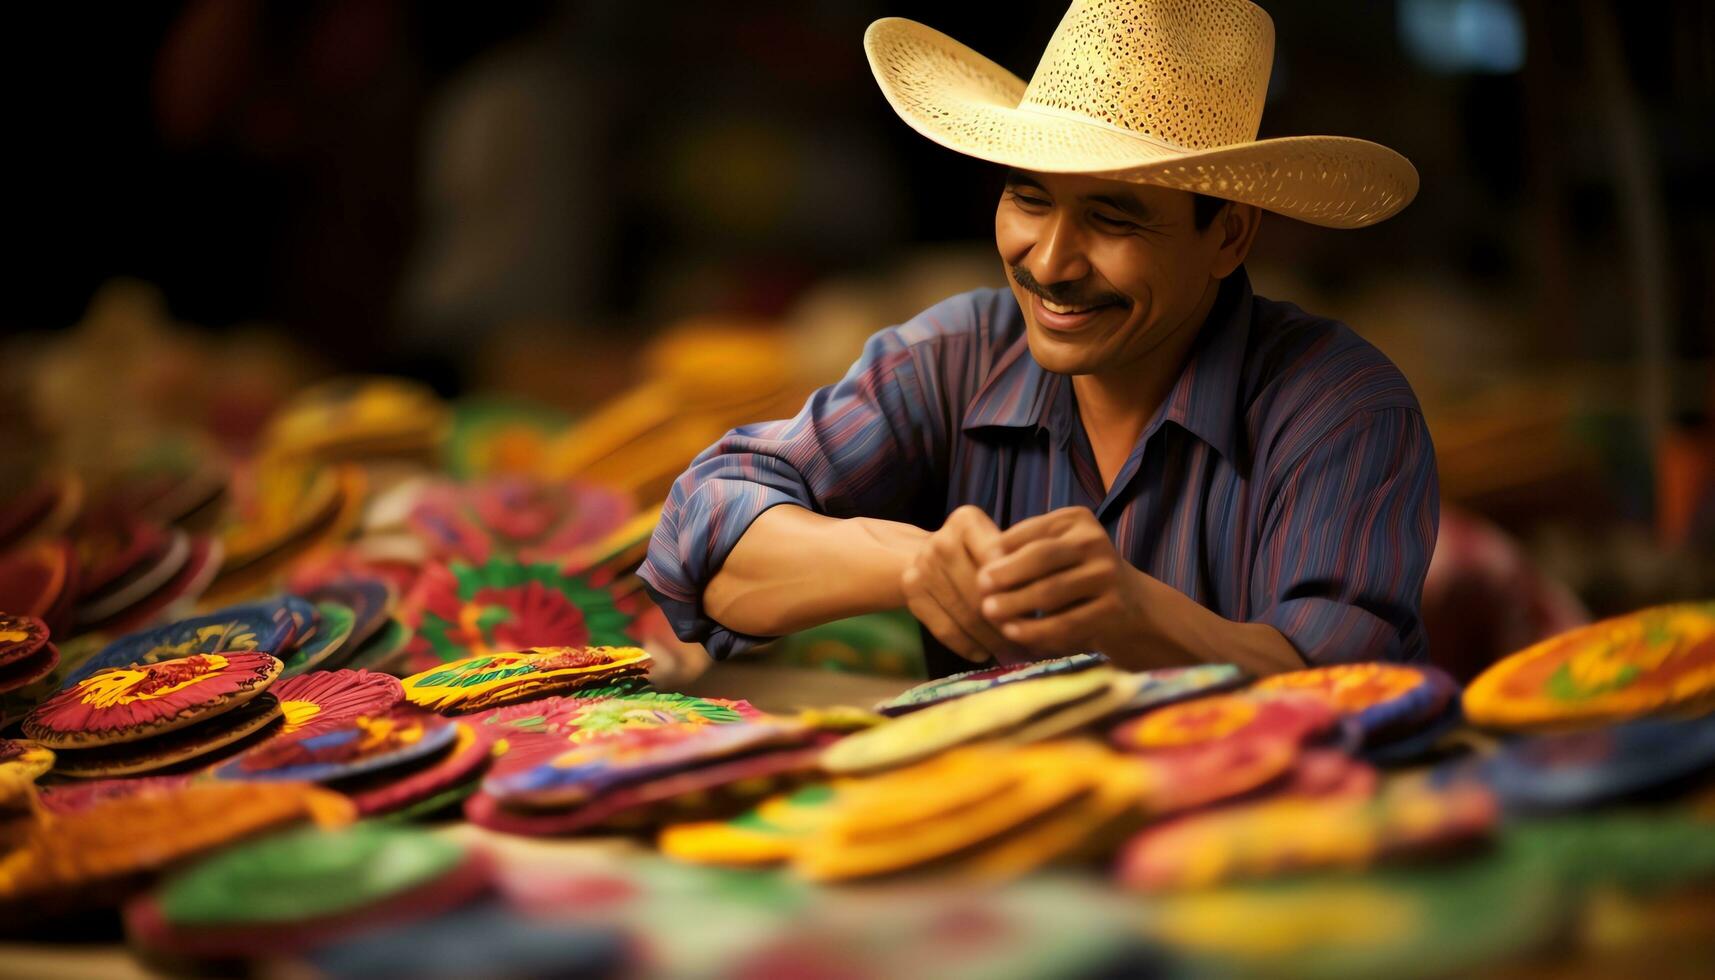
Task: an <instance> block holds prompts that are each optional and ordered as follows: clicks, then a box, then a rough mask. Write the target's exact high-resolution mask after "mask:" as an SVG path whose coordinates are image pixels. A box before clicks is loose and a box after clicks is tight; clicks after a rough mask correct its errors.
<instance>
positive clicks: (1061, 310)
mask: <svg viewBox="0 0 1715 980" xmlns="http://www.w3.org/2000/svg"><path fill="white" fill-rule="evenodd" d="M1031 300H1032V302H1033V303H1034V304H1035V306H1036V310H1035V313H1036V322H1037V323H1040V324H1042V325H1043V326H1045V327H1047V328H1049V329H1050V330H1077V329H1079V328H1081V327H1084V326H1086V325H1087V324H1089V323H1090V321H1092V320H1094V319H1095V318H1096V317H1098V316H1100V315H1101V314H1102V313H1104V312H1106V311H1107V310H1111V309H1117V304H1114V303H1103V304H1101V305H1099V306H1085V307H1076V306H1061V305H1060V304H1059V303H1051V302H1049V301H1048V300H1045V299H1043V298H1042V297H1040V296H1036V295H1034V294H1032V296H1031Z"/></svg>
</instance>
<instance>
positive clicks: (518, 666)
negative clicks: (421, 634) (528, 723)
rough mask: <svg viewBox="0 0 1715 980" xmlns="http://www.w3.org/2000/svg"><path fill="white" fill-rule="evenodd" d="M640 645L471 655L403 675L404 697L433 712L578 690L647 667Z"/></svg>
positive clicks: (487, 705)
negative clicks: (404, 676) (638, 646)
mask: <svg viewBox="0 0 1715 980" xmlns="http://www.w3.org/2000/svg"><path fill="white" fill-rule="evenodd" d="M648 663H649V654H648V653H646V652H644V651H643V650H641V649H638V648H637V647H562V648H557V649H556V648H549V649H541V650H524V651H521V652H518V653H494V654H487V655H483V656H476V657H469V658H467V659H464V660H458V661H454V662H453V663H449V664H445V665H443V666H440V667H436V668H434V669H433V670H427V671H424V672H423V673H420V674H414V675H412V676H410V677H407V678H405V698H406V700H408V701H410V702H411V703H412V704H415V705H419V706H421V707H424V708H428V709H430V710H432V711H474V710H476V709H478V708H488V707H493V706H495V705H498V704H503V703H505V702H507V701H516V700H520V699H522V698H526V697H540V696H542V695H545V694H555V693H563V692H568V691H574V690H577V689H579V688H582V687H589V686H591V685H593V684H599V683H608V682H611V681H612V680H613V679H614V678H616V677H618V676H621V675H624V674H628V673H638V672H641V671H643V670H645V669H647V666H648Z"/></svg>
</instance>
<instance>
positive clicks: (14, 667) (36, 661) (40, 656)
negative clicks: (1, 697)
mask: <svg viewBox="0 0 1715 980" xmlns="http://www.w3.org/2000/svg"><path fill="white" fill-rule="evenodd" d="M59 664H60V651H59V648H58V647H55V646H54V645H53V644H52V643H44V644H42V647H41V649H39V650H37V651H36V652H35V653H33V654H31V655H30V656H28V657H25V658H24V659H22V660H14V661H12V662H11V663H9V664H7V665H6V666H4V667H0V694H4V693H6V692H7V691H16V690H18V689H19V688H21V687H29V686H30V685H31V684H34V683H35V682H37V681H39V680H41V679H42V678H44V677H46V676H48V675H49V674H51V673H53V672H54V668H55V667H58V666H59Z"/></svg>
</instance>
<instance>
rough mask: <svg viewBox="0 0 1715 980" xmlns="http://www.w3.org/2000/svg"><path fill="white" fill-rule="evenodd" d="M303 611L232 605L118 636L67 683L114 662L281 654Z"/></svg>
mask: <svg viewBox="0 0 1715 980" xmlns="http://www.w3.org/2000/svg"><path fill="white" fill-rule="evenodd" d="M297 615H299V612H298V610H296V609H295V608H294V607H293V606H290V605H287V604H286V603H284V602H277V601H270V602H257V603H250V604H247V605H242V606H232V607H230V608H227V609H222V610H220V611H219V612H215V613H210V614H208V615H206V616H197V617H195V618H192V619H181V620H179V621H178V622H176V623H170V624H168V625H166V626H161V627H158V628H156V629H151V630H147V631H145V632H142V633H133V634H131V635H130V636H126V637H121V638H120V639H118V640H115V641H113V642H112V643H111V644H109V645H108V646H107V648H106V649H104V650H102V651H101V652H100V653H98V654H96V655H95V656H93V657H91V658H90V659H88V660H86V661H84V663H83V665H82V666H80V667H79V668H78V669H77V670H75V671H72V673H71V675H70V676H68V677H67V678H66V681H65V685H64V686H65V687H68V688H69V687H71V686H72V685H74V684H76V683H78V682H79V681H82V680H83V679H84V678H86V677H88V676H90V675H91V674H93V673H95V672H96V671H98V670H106V669H107V668H109V667H131V666H134V665H136V666H149V665H152V664H158V663H161V662H163V661H168V660H174V659H177V658H179V657H184V656H188V655H190V654H193V653H217V652H238V651H243V652H255V653H265V654H270V655H273V656H279V655H280V654H281V653H282V652H284V651H285V650H288V649H289V648H290V644H291V642H292V639H293V637H294V636H295V635H296V630H297V628H298V627H297V618H296V617H297Z"/></svg>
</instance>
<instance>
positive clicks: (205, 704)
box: [24, 653, 280, 749]
mask: <svg viewBox="0 0 1715 980" xmlns="http://www.w3.org/2000/svg"><path fill="white" fill-rule="evenodd" d="M279 674H280V661H278V660H275V659H274V658H273V657H271V656H269V655H267V654H265V653H225V654H221V653H207V654H196V655H194V656H189V657H181V658H179V659H177V660H168V661H165V662H162V663H154V664H148V665H146V666H138V667H116V668H113V669H111V670H104V671H102V672H101V673H98V674H95V675H93V676H91V677H87V678H85V679H83V680H81V681H79V682H77V683H76V684H75V685H73V686H72V687H69V688H67V689H65V690H63V691H61V692H59V693H58V694H56V695H54V696H53V697H52V698H50V699H48V700H47V701H45V702H43V703H42V704H40V705H38V706H37V707H36V710H35V711H32V712H31V713H30V716H29V717H28V718H25V719H24V732H25V734H27V735H29V736H30V737H31V738H34V739H35V740H37V741H39V742H42V743H44V744H47V745H49V746H52V747H54V748H68V749H76V748H95V747H97V746H102V745H114V744H117V743H120V742H134V741H137V740H138V739H143V738H149V737H151V736H155V735H160V734H163V733H165V732H170V731H173V730H175V729H179V728H184V727H186V726H189V725H194V724H196V723H197V722H199V721H204V720H207V719H209V718H212V717H214V716H215V715H218V714H220V713H222V712H225V711H230V710H232V709H233V708H236V707H238V706H239V705H241V704H243V703H244V702H246V701H248V700H250V699H251V698H254V697H256V696H257V695H258V694H261V693H262V692H263V691H264V690H266V689H267V687H268V686H269V685H270V684H272V683H273V682H274V678H276V677H277V676H279Z"/></svg>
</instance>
